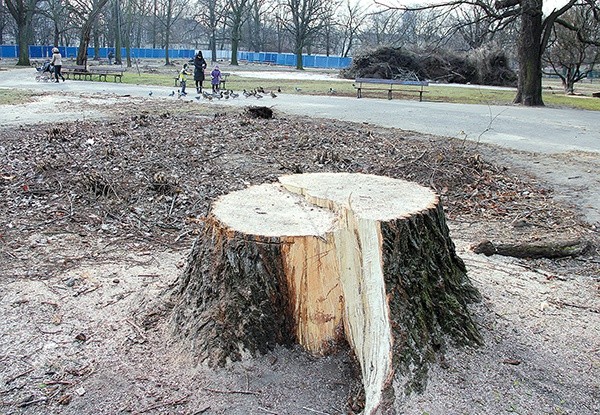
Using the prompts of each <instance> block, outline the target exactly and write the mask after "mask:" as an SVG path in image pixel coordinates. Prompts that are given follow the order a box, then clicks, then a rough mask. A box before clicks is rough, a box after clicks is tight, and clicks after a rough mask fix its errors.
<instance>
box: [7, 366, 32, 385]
mask: <svg viewBox="0 0 600 415" xmlns="http://www.w3.org/2000/svg"><path fill="white" fill-rule="evenodd" d="M33 370H34V369H33V368H32V369H28V370H26V371H25V372H21V373H19V374H18V375H15V376H13V377H12V378H9V379H7V380H6V381H4V383H5V384H6V385H8V384H10V383H11V382H13V381H14V380H16V379H18V378H20V377H22V376H25V375H28V374H30V373H31V372H33Z"/></svg>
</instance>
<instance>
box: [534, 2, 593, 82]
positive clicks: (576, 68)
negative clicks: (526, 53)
mask: <svg viewBox="0 0 600 415" xmlns="http://www.w3.org/2000/svg"><path fill="white" fill-rule="evenodd" d="M557 23H558V24H557V25H556V27H555V28H554V33H553V36H552V38H551V39H550V44H549V47H548V49H547V50H546V53H545V54H544V63H546V64H547V65H548V66H549V67H550V68H552V70H551V71H549V72H546V73H549V74H553V75H557V76H558V77H559V78H560V79H561V81H562V84H563V87H564V89H565V93H566V94H573V93H574V92H575V84H576V83H577V82H579V81H581V80H582V79H585V78H586V77H587V76H588V74H589V73H590V72H592V71H593V70H594V66H595V65H596V64H597V63H599V62H600V22H598V20H596V19H595V18H594V15H593V10H590V9H589V8H585V7H581V6H575V7H573V8H572V9H571V10H569V11H568V12H567V13H565V14H564V16H563V17H562V19H560V20H557Z"/></svg>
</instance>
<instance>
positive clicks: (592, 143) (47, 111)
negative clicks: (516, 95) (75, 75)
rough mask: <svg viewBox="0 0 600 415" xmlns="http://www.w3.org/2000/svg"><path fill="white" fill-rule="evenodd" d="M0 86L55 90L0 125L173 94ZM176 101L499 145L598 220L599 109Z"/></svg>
mask: <svg viewBox="0 0 600 415" xmlns="http://www.w3.org/2000/svg"><path fill="white" fill-rule="evenodd" d="M432 87H435V86H432ZM0 88H23V89H29V90H34V91H40V92H42V91H52V92H57V93H59V94H60V95H61V96H60V97H57V96H56V95H48V96H44V97H41V98H40V100H39V101H38V102H35V103H31V104H27V105H18V106H13V107H12V108H8V107H4V108H2V111H1V112H0V125H4V126H9V125H20V124H27V123H34V122H52V121H64V120H77V119H89V118H93V117H97V116H103V114H102V111H101V108H102V106H101V105H100V106H94V110H93V111H92V110H91V109H90V110H82V109H81V106H79V105H77V106H75V105H74V106H73V111H69V110H67V111H61V112H60V113H56V112H54V111H52V109H51V103H52V102H56V101H57V100H58V101H63V102H75V101H76V100H81V99H86V100H88V101H90V102H95V103H103V104H105V105H106V104H109V103H110V102H118V101H121V100H123V99H128V98H129V97H132V96H134V97H143V98H146V99H148V100H150V101H152V100H168V99H170V100H175V99H177V98H176V97H170V96H169V94H170V93H171V92H172V91H173V88H168V87H154V86H153V87H149V86H138V85H130V84H120V83H113V82H86V81H67V82H64V83H63V82H61V83H59V84H55V83H38V82H36V81H35V79H34V70H33V69H30V68H25V69H12V70H7V71H0ZM189 89H190V90H192V91H193V88H189ZM150 93H151V95H150ZM82 97H84V98H82ZM183 99H187V100H191V101H193V102H194V104H196V105H235V106H248V105H265V106H269V107H272V108H274V109H275V110H278V111H281V112H284V113H289V114H295V115H302V116H309V117H322V118H329V119H338V120H343V121H354V122H364V123H370V124H375V125H380V126H385V127H395V128H400V129H404V130H412V131H416V132H421V133H427V134H434V135H439V136H447V137H454V138H462V139H466V140H470V141H474V142H481V143H487V144H493V145H496V146H500V147H503V148H505V149H508V150H512V154H511V156H510V157H508V158H507V157H503V158H497V159H496V160H497V161H500V162H506V163H510V164H513V165H516V166H519V167H521V168H524V169H526V170H528V171H529V172H531V173H533V174H535V175H536V176H538V177H539V178H541V179H542V180H544V181H546V182H548V183H549V184H550V185H552V186H553V187H554V188H555V194H556V196H557V197H558V198H563V199H565V200H567V201H569V202H571V203H574V204H576V205H578V206H579V207H580V208H581V209H582V212H583V213H584V215H585V216H586V219H587V220H588V221H589V222H590V223H593V224H598V225H599V226H600V112H594V111H583V110H574V109H565V108H547V107H545V108H526V107H522V106H487V105H471V104H469V105H467V104H449V103H440V102H418V101H416V100H391V101H389V100H386V99H365V98H363V99H356V98H350V97H336V96H311V95H297V94H286V93H285V91H283V93H281V94H278V97H277V98H271V97H270V96H269V95H268V94H266V95H265V97H264V98H262V99H260V100H257V99H255V98H244V97H243V96H241V97H240V98H238V99H229V100H220V101H217V100H213V101H211V102H208V101H206V100H203V99H201V100H196V99H194V95H192V94H190V95H188V97H186V98H183ZM107 113H108V111H107Z"/></svg>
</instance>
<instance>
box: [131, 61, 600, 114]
mask: <svg viewBox="0 0 600 415" xmlns="http://www.w3.org/2000/svg"><path fill="white" fill-rule="evenodd" d="M176 76H177V70H175V69H173V73H172V74H164V73H162V74H153V73H140V74H138V73H137V72H136V71H135V70H132V71H128V72H125V74H124V76H123V82H125V83H132V84H139V85H160V86H171V87H173V85H174V78H175V77H176ZM190 79H192V77H191V76H190ZM192 83H193V81H192V82H190V83H188V87H190V86H192ZM208 85H210V79H207V80H206V81H205V82H204V87H207V86H208ZM226 88H227V89H231V90H233V91H236V92H241V91H243V90H247V91H253V90H256V89H263V90H265V91H266V93H269V92H270V91H273V92H274V93H278V91H279V90H281V92H283V93H286V94H309V95H334V96H356V90H355V88H354V85H353V81H352V80H307V79H301V80H299V79H263V78H250V77H245V76H239V75H230V76H229V78H228V80H227V84H226ZM599 89H600V88H599ZM426 90H427V91H428V92H427V93H425V94H424V101H434V102H452V103H458V104H484V105H512V102H513V100H514V98H515V94H516V89H490V88H484V87H482V88H477V87H475V86H470V87H465V86H452V85H435V84H431V85H429V86H428V87H426ZM364 96H365V97H367V98H370V97H372V98H385V97H386V96H387V95H386V92H385V91H373V92H367V93H366V94H364ZM394 97H397V98H400V97H401V98H405V99H418V95H416V94H405V95H399V94H394ZM543 99H544V103H545V104H546V105H547V106H551V107H563V108H577V109H585V110H590V111H600V99H597V98H591V97H589V96H568V95H565V94H563V93H562V92H557V89H556V87H555V88H553V89H549V88H548V89H545V90H544V95H543Z"/></svg>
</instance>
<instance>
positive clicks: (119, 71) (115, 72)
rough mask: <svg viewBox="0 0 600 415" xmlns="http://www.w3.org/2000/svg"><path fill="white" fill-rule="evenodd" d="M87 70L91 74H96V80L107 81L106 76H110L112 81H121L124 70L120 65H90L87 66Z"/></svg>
mask: <svg viewBox="0 0 600 415" xmlns="http://www.w3.org/2000/svg"><path fill="white" fill-rule="evenodd" d="M89 72H90V73H91V74H92V75H97V76H98V81H105V82H106V81H107V77H109V76H112V77H113V82H117V80H118V81H119V82H123V72H125V70H124V69H123V68H122V67H112V66H106V67H105V66H104V65H100V66H92V67H90V68H89Z"/></svg>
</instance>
